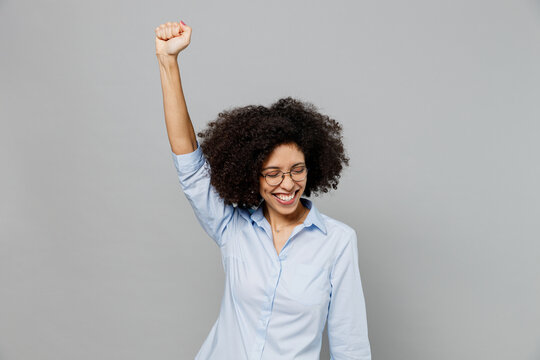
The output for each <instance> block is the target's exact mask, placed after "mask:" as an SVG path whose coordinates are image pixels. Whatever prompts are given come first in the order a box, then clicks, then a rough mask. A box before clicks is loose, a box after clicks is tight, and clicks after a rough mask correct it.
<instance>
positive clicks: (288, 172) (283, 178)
mask: <svg viewBox="0 0 540 360" xmlns="http://www.w3.org/2000/svg"><path fill="white" fill-rule="evenodd" d="M300 166H303V167H304V169H305V171H306V173H305V176H304V178H303V179H301V180H294V179H293V177H292V174H291V173H292V171H293V170H292V169H291V170H289V171H287V172H283V171H281V170H279V172H280V173H281V181H280V182H278V183H277V184H275V185H272V184H270V183H269V182H268V179H266V177H267V176H268V175H270V174H266V175H265V174H263V173H262V172H261V173H259V174H260V175H261V176H262V177H263V178H264V181H266V183H267V184H268V185H270V186H279V185H281V183H282V182H283V180H285V175H287V174H289V177H290V178H291V180H292V181H294V182H295V183H297V182H300V181H304V180H306V178H307V174H308V168H307V167H306V166H305V165H300Z"/></svg>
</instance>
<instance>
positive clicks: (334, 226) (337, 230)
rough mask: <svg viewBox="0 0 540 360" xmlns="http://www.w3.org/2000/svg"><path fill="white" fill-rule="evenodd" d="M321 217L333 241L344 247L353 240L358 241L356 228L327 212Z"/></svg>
mask: <svg viewBox="0 0 540 360" xmlns="http://www.w3.org/2000/svg"><path fill="white" fill-rule="evenodd" d="M321 218H322V220H323V221H324V224H325V226H326V231H327V235H328V237H329V238H330V239H331V241H335V242H337V243H339V245H341V246H342V247H344V246H347V245H348V244H349V243H350V242H351V241H355V242H356V241H357V238H356V230H355V229H354V228H352V227H351V226H349V225H347V224H345V223H344V222H342V221H340V220H337V219H334V218H333V217H330V216H328V215H326V214H321Z"/></svg>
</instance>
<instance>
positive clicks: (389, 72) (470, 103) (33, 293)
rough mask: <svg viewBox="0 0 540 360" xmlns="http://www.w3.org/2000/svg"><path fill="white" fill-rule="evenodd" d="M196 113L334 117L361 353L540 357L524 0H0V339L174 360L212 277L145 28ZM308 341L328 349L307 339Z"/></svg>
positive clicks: (93, 355)
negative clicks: (173, 151)
mask: <svg viewBox="0 0 540 360" xmlns="http://www.w3.org/2000/svg"><path fill="white" fill-rule="evenodd" d="M180 19H183V20H184V21H185V22H186V23H187V24H189V25H191V26H192V27H193V37H192V44H191V45H190V47H189V48H188V49H187V50H186V51H185V52H184V53H183V54H181V58H180V66H181V72H182V78H183V82H184V88H185V92H186V98H187V101H188V106H189V110H190V113H191V116H192V119H193V121H194V123H195V127H196V130H200V129H202V128H203V127H204V126H205V124H206V123H207V122H208V121H209V120H212V119H213V118H214V117H215V116H216V114H217V113H218V112H219V111H221V110H223V109H226V108H230V107H233V106H239V105H246V104H252V103H253V104H265V105H268V104H270V103H271V102H273V101H275V100H277V99H278V98H280V97H283V96H288V95H290V96H296V97H299V98H301V99H303V100H307V101H310V102H312V103H314V104H315V105H317V106H318V107H319V109H320V110H321V111H322V112H324V113H326V114H328V115H330V116H332V117H334V118H335V119H337V120H339V121H340V122H342V124H343V126H344V136H345V138H344V140H345V143H346V146H347V149H348V154H349V156H350V157H351V166H350V167H349V168H348V169H347V170H346V171H345V172H344V174H343V177H342V181H341V183H340V188H339V190H338V191H336V192H334V193H332V194H329V195H325V196H322V197H320V198H314V201H316V204H317V206H318V207H319V208H320V210H321V211H322V212H323V213H326V214H328V215H330V216H332V217H335V218H337V219H340V220H342V221H344V222H346V223H348V224H349V225H351V226H353V227H354V228H355V229H356V231H357V233H358V236H359V246H358V247H359V259H360V271H361V274H362V279H363V283H364V292H365V296H366V302H367V310H368V323H369V332H370V339H371V344H372V351H373V358H374V359H379V360H387V359H388V360H393V359H399V360H403V359H405V360H428V359H429V360H432V359H437V360H439V359H440V360H446V359H448V360H450V359H471V360H472V359H475V360H476V359H501V360H502V359H523V360H533V359H536V360H538V359H540V305H539V304H540V243H539V240H540V230H539V221H538V220H539V218H540V201H539V200H540V191H539V190H538V186H539V184H540V165H539V160H538V155H539V154H540V141H539V135H540V126H539V119H540V102H539V100H540V69H539V64H540V41H539V39H540V3H539V2H538V1H517V0H511V1H500V0H489V1H488V0H485V1H482V0H466V1H465V0H457V1H433V0H429V1H428V0H411V1H398V0H390V1H374V0H373V1H358V2H353V1H349V2H339V1H334V2H329V1H324V2H323V1H281V0H280V1H265V2H263V1H227V2H224V1H221V2H220V1H211V2H210V1H190V2H187V1H171V0H169V1H160V2H155V1H105V0H97V1H91V2H90V1H84V2H83V1H67V0H54V1H53V0H49V1H35V0H34V1H16V0H3V1H1V2H0V41H1V49H2V50H1V52H0V69H1V70H0V71H1V79H0V84H1V85H0V91H1V92H0V117H1V125H0V143H1V151H0V161H1V164H2V170H1V173H2V176H1V177H0V191H1V195H2V201H1V202H0V216H1V220H0V221H1V223H0V224H1V225H0V237H1V242H0V359H2V360H19V359H25V360H26V359H40V360H47V359H51V360H52V359H54V360H60V359H69V360H71V359H78V360H86V359H101V360H105V359H115V360H117V359H130V360H135V359H162V360H166V359H192V358H193V357H194V356H195V354H196V352H197V351H198V349H199V347H200V346H201V344H202V342H203V340H204V339H205V337H206V336H207V334H208V332H209V330H210V327H211V325H212V324H213V322H214V321H215V319H216V317H217V314H218V310H219V304H220V301H221V295H222V291H223V280H224V277H223V272H222V268H221V263H220V258H219V251H218V248H217V247H216V246H215V244H214V243H213V242H212V241H211V240H210V239H209V238H207V237H206V236H205V234H204V233H203V231H202V229H201V228H200V227H199V225H198V224H197V223H196V220H195V217H194V215H193V213H192V211H191V208H190V207H189V205H188V203H187V201H186V200H185V198H184V195H183V194H182V192H181V190H180V187H179V184H178V181H177V178H176V173H175V169H174V165H173V162H172V159H171V156H170V148H169V144H168V141H167V136H166V132H165V126H164V125H165V124H164V119H163V108H162V99H161V87H160V80H159V69H158V66H157V61H156V59H155V55H154V33H153V31H154V28H155V27H156V26H158V25H159V24H160V23H162V22H167V21H179V20H180ZM321 358H322V359H328V350H327V341H326V339H325V341H324V343H323V350H322V356H321Z"/></svg>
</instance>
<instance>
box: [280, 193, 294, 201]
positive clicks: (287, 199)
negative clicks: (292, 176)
mask: <svg viewBox="0 0 540 360" xmlns="http://www.w3.org/2000/svg"><path fill="white" fill-rule="evenodd" d="M275 195H276V196H277V197H278V198H280V199H281V200H283V201H289V200H291V199H292V198H293V197H294V194H291V195H289V196H285V195H278V194H275Z"/></svg>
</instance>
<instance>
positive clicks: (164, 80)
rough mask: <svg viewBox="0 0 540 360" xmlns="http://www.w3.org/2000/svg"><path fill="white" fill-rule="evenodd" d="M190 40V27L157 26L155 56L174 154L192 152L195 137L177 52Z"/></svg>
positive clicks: (167, 24)
mask: <svg viewBox="0 0 540 360" xmlns="http://www.w3.org/2000/svg"><path fill="white" fill-rule="evenodd" d="M190 39H191V28H190V27H189V26H187V25H186V24H184V23H183V22H182V21H181V22H180V23H172V22H168V23H165V24H161V25H160V26H158V27H157V28H156V56H157V59H158V63H159V73H160V76H161V89H162V91H163V108H164V111H165V123H166V127H167V134H168V136H169V143H170V144H171V150H172V152H173V153H175V154H177V155H181V154H187V153H191V152H193V151H195V149H196V148H197V140H196V137H195V131H194V130H193V124H192V123H191V119H190V117H189V113H188V110H187V106H186V100H185V99H184V92H183V90H182V82H181V80H180V69H179V68H178V53H179V52H180V51H182V50H183V49H185V48H186V47H187V46H188V45H189V42H190Z"/></svg>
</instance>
